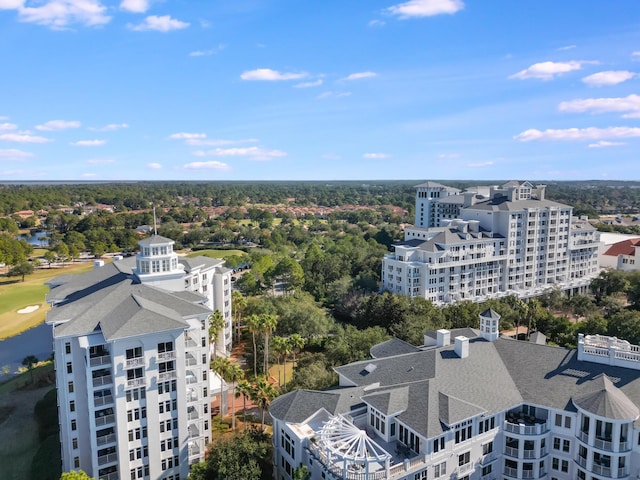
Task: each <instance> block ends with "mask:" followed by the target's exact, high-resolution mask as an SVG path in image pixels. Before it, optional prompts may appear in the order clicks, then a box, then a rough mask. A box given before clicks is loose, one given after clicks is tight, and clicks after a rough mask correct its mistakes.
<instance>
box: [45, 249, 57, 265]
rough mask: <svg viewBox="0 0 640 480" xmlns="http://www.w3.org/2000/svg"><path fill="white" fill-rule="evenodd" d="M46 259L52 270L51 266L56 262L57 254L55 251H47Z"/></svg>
mask: <svg viewBox="0 0 640 480" xmlns="http://www.w3.org/2000/svg"><path fill="white" fill-rule="evenodd" d="M44 259H45V260H46V262H47V264H48V265H49V268H51V264H52V263H53V262H54V261H55V260H56V254H55V252H54V251H53V250H47V251H46V252H44Z"/></svg>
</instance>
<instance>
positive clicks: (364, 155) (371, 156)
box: [362, 152, 391, 160]
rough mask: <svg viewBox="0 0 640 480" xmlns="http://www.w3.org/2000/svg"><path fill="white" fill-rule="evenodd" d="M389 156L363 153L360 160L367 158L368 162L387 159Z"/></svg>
mask: <svg viewBox="0 0 640 480" xmlns="http://www.w3.org/2000/svg"><path fill="white" fill-rule="evenodd" d="M390 156H391V155H389V154H388V153H379V152H378V153H364V154H363V155H362V158H368V159H369V160H382V159H385V158H389V157H390Z"/></svg>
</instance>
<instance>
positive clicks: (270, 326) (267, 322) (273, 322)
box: [260, 313, 278, 376]
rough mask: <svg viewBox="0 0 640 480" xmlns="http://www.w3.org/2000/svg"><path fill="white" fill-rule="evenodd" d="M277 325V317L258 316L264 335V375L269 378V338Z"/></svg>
mask: <svg viewBox="0 0 640 480" xmlns="http://www.w3.org/2000/svg"><path fill="white" fill-rule="evenodd" d="M277 325H278V317H276V316H275V315H272V314H270V313H265V314H263V315H261V316H260V326H261V327H262V328H261V330H262V333H263V334H264V374H265V375H266V376H269V336H270V335H271V334H272V333H273V331H274V330H275V329H276V326H277Z"/></svg>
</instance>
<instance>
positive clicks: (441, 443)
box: [433, 437, 444, 453]
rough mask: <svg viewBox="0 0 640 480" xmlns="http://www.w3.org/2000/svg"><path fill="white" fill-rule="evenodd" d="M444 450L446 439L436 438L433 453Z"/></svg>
mask: <svg viewBox="0 0 640 480" xmlns="http://www.w3.org/2000/svg"><path fill="white" fill-rule="evenodd" d="M440 450H444V437H440V438H436V439H435V440H434V441H433V453H436V452H439V451H440Z"/></svg>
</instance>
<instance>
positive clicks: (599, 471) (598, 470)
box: [591, 463, 611, 478]
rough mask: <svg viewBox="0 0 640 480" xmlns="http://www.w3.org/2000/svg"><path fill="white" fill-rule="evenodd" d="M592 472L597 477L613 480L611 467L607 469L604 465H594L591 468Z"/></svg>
mask: <svg viewBox="0 0 640 480" xmlns="http://www.w3.org/2000/svg"><path fill="white" fill-rule="evenodd" d="M591 472H592V473H595V474H596V475H601V476H603V477H609V478H611V467H606V466H604V465H598V464H597V463H594V464H593V467H592V468H591Z"/></svg>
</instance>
